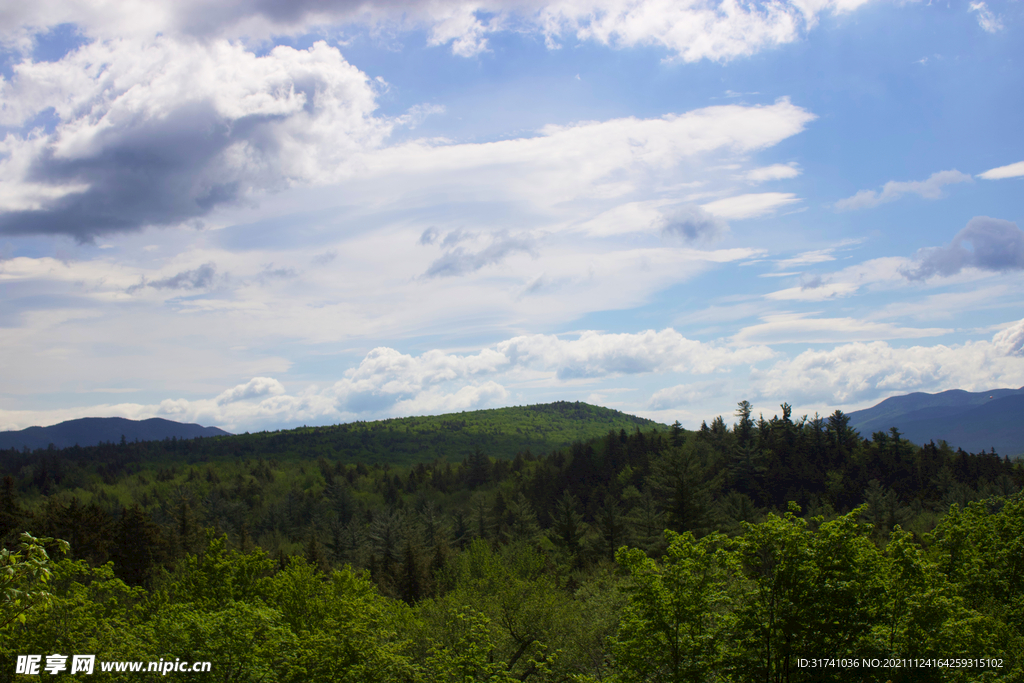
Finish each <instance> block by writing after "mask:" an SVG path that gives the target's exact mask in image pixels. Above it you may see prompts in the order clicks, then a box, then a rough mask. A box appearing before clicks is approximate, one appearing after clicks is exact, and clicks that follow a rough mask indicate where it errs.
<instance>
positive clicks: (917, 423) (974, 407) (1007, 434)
mask: <svg viewBox="0 0 1024 683" xmlns="http://www.w3.org/2000/svg"><path fill="white" fill-rule="evenodd" d="M848 415H849V417H850V426H851V427H853V428H854V429H856V430H857V431H859V432H861V434H862V435H864V436H868V435H870V434H873V433H875V432H880V431H881V432H887V431H889V429H890V428H892V427H896V428H897V429H898V430H899V431H900V433H901V435H902V436H903V437H904V438H906V439H909V440H910V441H912V442H914V443H918V444H924V443H928V442H929V441H934V442H936V443H938V442H939V441H945V442H946V443H948V444H949V445H950V446H952V447H953V448H962V449H964V450H965V451H969V452H972V453H977V452H981V451H988V450H989V449H992V448H994V449H995V450H996V452H998V453H999V454H1000V455H1018V454H1021V453H1024V420H1021V417H1022V416H1024V388H1021V389H992V390H990V391H978V392H969V391H964V390H962V389H951V390H949V391H943V392H940V393H937V394H926V393H922V392H915V393H912V394H905V395H903V396H893V397H890V398H887V399H885V400H884V401H882V402H881V403H878V404H877V405H875V406H872V407H871V408H866V409H864V410H856V411H852V412H850V413H848Z"/></svg>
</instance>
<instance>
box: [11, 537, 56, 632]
mask: <svg viewBox="0 0 1024 683" xmlns="http://www.w3.org/2000/svg"><path fill="white" fill-rule="evenodd" d="M48 543H56V544H57V548H58V549H59V550H60V551H61V552H64V553H67V552H68V551H69V550H70V547H69V545H68V543H67V541H62V540H56V541H55V540H54V539H52V538H35V537H34V536H32V535H31V534H29V533H28V532H24V533H22V534H21V548H20V549H19V550H16V551H11V550H8V549H7V548H4V549H3V550H0V628H3V627H4V626H7V625H8V624H10V623H12V622H14V621H19V622H21V623H24V622H25V619H26V615H27V613H28V612H29V611H30V610H32V609H35V608H37V607H45V606H46V605H48V604H50V601H51V600H52V599H53V595H52V594H51V593H50V592H49V591H48V590H47V584H48V583H49V582H50V577H51V575H52V573H53V562H52V561H51V560H50V556H49V554H48V553H47V552H46V547H45V546H46V544H48Z"/></svg>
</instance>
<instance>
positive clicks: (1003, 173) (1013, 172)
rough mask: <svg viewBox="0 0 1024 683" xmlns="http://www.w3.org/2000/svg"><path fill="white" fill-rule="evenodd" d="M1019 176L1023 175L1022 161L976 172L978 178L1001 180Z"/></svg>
mask: <svg viewBox="0 0 1024 683" xmlns="http://www.w3.org/2000/svg"><path fill="white" fill-rule="evenodd" d="M1021 176H1024V161H1018V162H1017V163H1015V164H1007V165H1006V166H999V167H997V168H990V169H989V170H987V171H985V172H984V173H979V174H978V177H979V178H984V179H985V180H1002V179H1004V178H1019V177H1021Z"/></svg>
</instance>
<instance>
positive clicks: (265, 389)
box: [216, 377, 285, 405]
mask: <svg viewBox="0 0 1024 683" xmlns="http://www.w3.org/2000/svg"><path fill="white" fill-rule="evenodd" d="M283 393H285V389H284V386H282V384H281V383H280V382H278V381H277V380H276V379H273V378H272V377H253V378H252V379H251V380H249V381H248V382H246V383H245V384H239V385H238V386H236V387H234V388H233V389H228V390H227V391H225V392H223V393H221V394H220V396H218V397H217V398H216V401H217V405H224V404H225V403H234V402H235V401H245V400H248V399H253V398H257V397H259V396H280V395H281V394H283Z"/></svg>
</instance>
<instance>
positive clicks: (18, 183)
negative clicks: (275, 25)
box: [0, 36, 394, 239]
mask: <svg viewBox="0 0 1024 683" xmlns="http://www.w3.org/2000/svg"><path fill="white" fill-rule="evenodd" d="M0 97H2V99H4V101H5V106H4V107H3V109H2V112H0V123H3V124H5V125H8V126H14V127H18V126H21V125H23V124H24V123H26V122H27V121H29V120H31V119H32V117H34V116H35V115H36V114H37V113H39V112H41V111H44V110H46V109H48V108H52V110H53V112H54V116H55V117H56V118H57V120H58V122H57V125H56V126H55V128H54V129H53V131H52V132H50V133H44V132H42V131H41V130H34V131H28V132H25V133H23V134H22V135H21V136H18V135H15V134H12V133H9V134H8V135H7V138H6V139H5V141H4V143H3V144H4V147H5V149H4V150H3V151H6V152H7V154H8V155H9V156H8V158H6V159H5V160H4V161H3V162H2V165H0V173H2V174H3V175H2V176H0V177H2V179H3V180H4V184H7V183H12V184H13V186H14V187H16V188H18V189H19V190H24V191H25V193H26V195H25V198H21V199H13V200H12V199H11V197H12V194H11V193H10V192H8V191H6V190H5V191H4V193H3V194H2V195H0V201H4V202H5V203H4V205H3V206H2V207H0V208H2V209H3V210H5V213H0V230H2V231H4V232H18V233H58V232H59V233H70V234H73V235H76V236H77V237H79V238H80V239H89V238H91V237H92V236H93V235H96V234H101V233H105V232H115V231H122V230H130V229H134V228H138V227H142V226H144V225H149V224H154V225H167V224H173V223H179V222H183V221H186V220H189V219H192V218H195V217H198V216H203V215H205V214H206V213H208V212H209V211H210V210H211V209H212V208H214V207H216V206H217V205H219V204H223V203H225V202H231V201H237V200H238V199H241V198H243V197H246V196H248V195H249V194H251V193H252V192H254V191H259V190H273V189H281V188H284V187H288V186H289V185H290V184H292V183H296V182H299V183H308V182H318V181H321V180H323V178H324V174H325V173H328V172H330V171H333V169H334V168H336V167H337V166H338V164H339V163H340V162H341V161H342V160H344V159H347V158H349V157H350V156H351V155H352V154H353V153H354V152H356V151H358V150H364V149H368V148H375V147H377V146H379V145H380V144H381V143H382V142H383V140H384V139H385V138H386V137H387V136H388V134H389V133H390V131H391V128H392V127H393V125H394V124H393V123H392V122H391V121H388V120H386V119H384V118H380V117H374V116H373V111H374V109H375V108H376V101H375V98H376V95H375V92H374V89H373V87H371V85H370V83H369V80H368V78H367V77H366V75H365V74H363V73H362V72H360V71H359V70H358V69H356V68H355V67H353V66H351V65H350V64H348V63H347V62H346V61H345V60H344V58H343V57H342V56H341V53H340V52H339V51H338V50H337V49H336V48H333V47H330V46H328V45H327V44H326V43H324V42H318V43H316V44H314V45H313V46H312V47H310V48H309V49H307V50H295V49H293V48H290V47H287V46H278V47H275V48H273V49H272V50H271V51H270V52H269V53H267V54H266V55H264V56H259V57H258V56H256V55H255V54H254V53H253V52H251V51H249V50H247V49H245V48H244V47H243V46H241V45H239V44H234V43H229V42H227V41H224V40H217V41H213V42H211V43H199V44H197V43H195V42H194V41H189V42H185V41H177V40H173V39H171V38H169V37H165V36H161V37H158V38H155V39H153V40H151V41H148V42H133V41H130V40H127V39H110V40H105V41H94V42H92V43H89V44H87V45H84V46H82V47H80V48H78V49H77V50H75V51H73V52H71V53H70V54H68V55H66V56H65V57H64V58H63V59H60V60H59V61H55V62H31V61H28V60H26V61H23V62H20V63H18V64H15V65H14V67H13V75H12V77H11V78H10V79H9V80H3V81H0ZM39 178H43V179H44V180H39ZM110 206H117V210H116V212H115V211H112V210H111V209H110V208H109V207H110Z"/></svg>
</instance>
